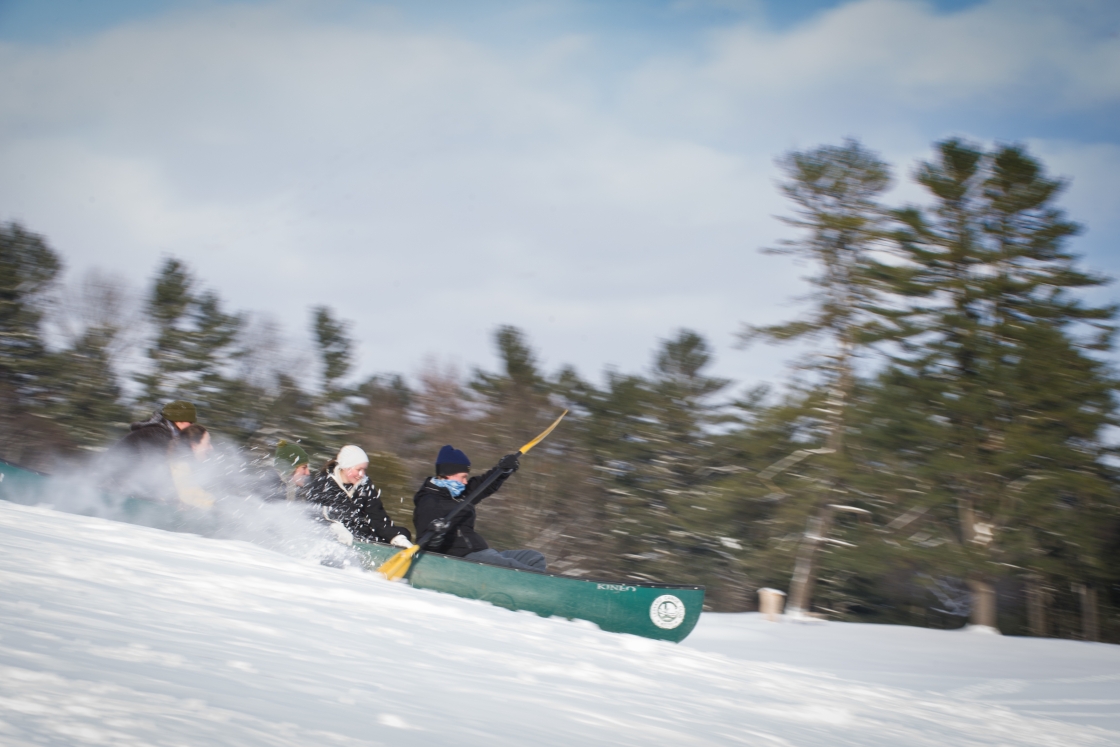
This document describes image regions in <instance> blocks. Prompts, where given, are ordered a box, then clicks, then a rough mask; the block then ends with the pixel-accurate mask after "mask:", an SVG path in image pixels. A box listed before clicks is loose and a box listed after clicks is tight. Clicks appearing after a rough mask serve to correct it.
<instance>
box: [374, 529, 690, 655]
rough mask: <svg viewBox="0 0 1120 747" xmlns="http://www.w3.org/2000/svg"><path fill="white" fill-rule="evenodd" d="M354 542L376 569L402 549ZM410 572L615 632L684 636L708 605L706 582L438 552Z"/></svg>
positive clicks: (470, 594)
mask: <svg viewBox="0 0 1120 747" xmlns="http://www.w3.org/2000/svg"><path fill="white" fill-rule="evenodd" d="M354 547H355V549H357V550H358V551H359V552H360V553H362V555H363V556H365V558H366V559H367V567H368V568H370V569H374V568H377V567H378V566H379V565H381V564H382V563H384V562H385V561H386V560H388V559H389V558H390V557H391V556H392V555H393V554H394V553H397V552H399V549H398V548H396V547H390V546H389V545H381V544H365V543H361V542H359V543H355V545H354ZM405 578H406V579H408V581H409V582H410V583H411V584H412V585H413V586H415V587H416V588H418V589H432V590H434V591H442V592H446V593H448V594H454V595H456V596H460V597H466V598H467V599H481V600H483V601H486V602H490V603H491V604H494V605H497V606H499V607H505V608H506V609H511V610H528V611H530V612H536V613H537V614H538V615H541V616H542V617H551V616H552V615H556V616H558V617H567V618H569V619H576V620H589V621H591V622H593V623H595V624H596V625H598V626H599V627H600V628H602V629H603V630H607V631H610V632H612V633H632V634H633V635H640V636H644V637H646V638H658V639H661V640H666V641H682V640H684V638H685V636H687V635H688V634H689V633H691V632H692V629H693V628H695V627H696V622H697V621H698V620H699V619H700V612H701V610H702V609H703V606H704V587H703V586H675V585H668V584H635V583H617V582H606V581H591V580H587V579H579V578H569V577H567V576H558V575H555V574H552V573H534V572H532V571H518V570H514V569H512V568H501V567H498V566H492V565H484V564H482V563H476V562H474V561H471V560H464V559H462V558H454V557H451V556H449V555H438V554H436V553H421V554H420V555H419V556H417V558H416V560H415V561H413V563H412V567H411V568H410V569H409V572H408V575H407V576H405Z"/></svg>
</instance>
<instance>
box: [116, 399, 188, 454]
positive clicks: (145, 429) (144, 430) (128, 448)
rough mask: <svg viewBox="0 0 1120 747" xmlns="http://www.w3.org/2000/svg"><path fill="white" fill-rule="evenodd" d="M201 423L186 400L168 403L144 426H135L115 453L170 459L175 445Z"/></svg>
mask: <svg viewBox="0 0 1120 747" xmlns="http://www.w3.org/2000/svg"><path fill="white" fill-rule="evenodd" d="M196 422H198V414H197V413H196V412H195V409H194V405H193V404H191V403H190V402H184V401H183V400H175V401H174V402H168V403H167V404H166V405H164V406H163V409H162V410H160V411H159V412H156V413H153V415H152V417H150V418H148V419H147V420H145V421H143V422H140V423H133V424H132V426H131V430H130V431H129V432H128V434H127V435H126V436H125V437H124V438H122V439H121V440H120V441H118V442H117V443H116V444H114V445H113V447H112V451H114V452H117V453H120V454H125V455H128V456H132V457H141V458H143V457H148V456H153V455H154V456H158V457H160V458H161V459H162V458H166V457H167V454H168V450H169V449H170V447H171V444H172V442H173V441H175V440H176V439H178V438H179V433H180V432H182V430H183V429H184V428H186V427H187V426H189V425H191V424H192V423H196Z"/></svg>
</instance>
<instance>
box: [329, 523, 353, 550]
mask: <svg viewBox="0 0 1120 747" xmlns="http://www.w3.org/2000/svg"><path fill="white" fill-rule="evenodd" d="M327 526H329V527H330V528H331V534H333V535H334V538H335V539H336V540H338V541H339V542H341V543H342V544H344V545H352V544H354V535H352V534H350V531H349V530H348V529H347V528H346V527H344V526H342V525H341V524H339V523H338V522H337V521H332V522H331V523H330V524H328V525H327Z"/></svg>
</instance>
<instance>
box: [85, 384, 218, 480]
mask: <svg viewBox="0 0 1120 747" xmlns="http://www.w3.org/2000/svg"><path fill="white" fill-rule="evenodd" d="M197 420H198V416H197V413H196V412H195V408H194V405H193V404H191V403H190V402H184V401H183V400H175V401H174V402H168V403H167V404H166V405H164V406H163V408H162V409H161V410H159V411H158V412H156V413H153V414H152V417H150V418H148V419H147V420H145V421H143V422H139V423H133V424H132V427H131V430H130V431H129V433H128V434H127V435H125V437H124V438H122V439H121V440H120V441H117V443H115V444H113V445H112V446H111V447H109V450H108V451H107V452H106V453H105V455H104V461H105V464H106V465H107V467H106V469H107V472H106V473H105V474H104V478H105V486H106V487H109V488H111V489H112V490H114V491H115V492H119V493H123V494H125V495H133V496H137V497H139V498H145V499H148V500H157V501H171V500H176V498H177V494H176V491H175V488H174V485H173V480H172V477H171V470H170V467H169V460H170V458H171V452H172V451H173V449H174V447H175V445H176V444H177V443H178V442H179V439H180V437H181V434H182V432H183V430H185V429H186V428H188V427H190V426H191V425H193V424H195V422H196V421H197Z"/></svg>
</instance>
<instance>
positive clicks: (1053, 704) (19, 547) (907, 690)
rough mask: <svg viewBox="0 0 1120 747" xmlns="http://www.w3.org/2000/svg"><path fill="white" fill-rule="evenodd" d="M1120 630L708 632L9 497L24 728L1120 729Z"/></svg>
mask: <svg viewBox="0 0 1120 747" xmlns="http://www.w3.org/2000/svg"><path fill="white" fill-rule="evenodd" d="M1117 706H1120V647H1117V646H1108V645H1103V644H1089V643H1079V642H1073V641H1053V640H1030V639H1012V638H1004V637H998V636H987V635H978V634H970V633H963V632H946V631H931V630H922V629H916V628H903V627H888V626H870V625H847V624H837V623H833V624H819V625H798V624H775V623H769V622H766V621H764V620H762V619H760V618H759V617H758V616H757V615H705V616H704V617H703V618H702V619H701V622H700V625H699V627H698V628H697V630H696V631H695V632H694V633H693V635H692V637H691V638H689V639H688V640H687V641H686V642H685V643H684V644H680V645H674V644H671V643H664V642H655V641H649V640H645V639H642V638H636V637H633V636H625V635H615V634H609V633H604V632H602V631H600V630H598V629H597V628H595V627H594V626H592V625H590V624H589V623H582V622H570V621H565V620H555V619H548V620H546V619H542V618H539V617H537V616H535V615H532V614H529V613H515V612H509V611H506V610H503V609H499V608H496V607H491V606H489V605H487V604H485V603H481V602H473V601H469V600H464V599H459V598H456V597H451V596H446V595H441V594H437V593H434V592H428V591H421V590H416V589H412V588H410V587H408V586H405V585H400V584H390V583H387V582H384V581H381V580H379V579H377V578H376V577H374V576H373V575H370V574H366V573H361V572H359V571H356V570H346V569H335V568H328V567H324V566H321V565H318V564H317V563H315V562H314V561H312V560H301V559H297V558H293V557H290V556H286V555H282V554H279V553H277V552H275V551H273V550H270V549H265V548H262V547H259V546H256V545H252V544H249V543H246V542H241V541H234V540H228V539H226V540H222V539H212V538H204V537H199V536H194V535H188V534H175V533H170V532H165V531H161V530H158V529H151V528H146V527H139V526H133V525H129V524H123V523H117V522H112V521H107V520H105V519H100V518H91V517H84V516H75V515H72V514H65V513H60V512H57V511H54V510H51V509H47V508H38V507H28V506H20V505H16V504H11V503H4V502H2V501H0V744H3V745H5V746H6V747H8V746H12V747H15V746H17V745H19V746H22V745H42V744H55V745H84V744H100V745H300V746H301V747H302V746H306V745H366V744H374V745H375V744H385V745H424V746H425V747H431V746H432V745H455V746H456V747H463V746H466V745H564V746H565V747H568V746H569V745H584V744H603V745H607V744H610V745H616V744H621V745H693V744H697V745H703V744H728V745H731V744H751V745H829V746H834V745H938V746H939V747H942V746H944V745H1052V746H1053V747H1059V746H1061V747H1066V746H1069V745H1117V744H1120V719H1118V718H1117V716H1116V712H1117V711H1120V708H1117Z"/></svg>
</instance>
